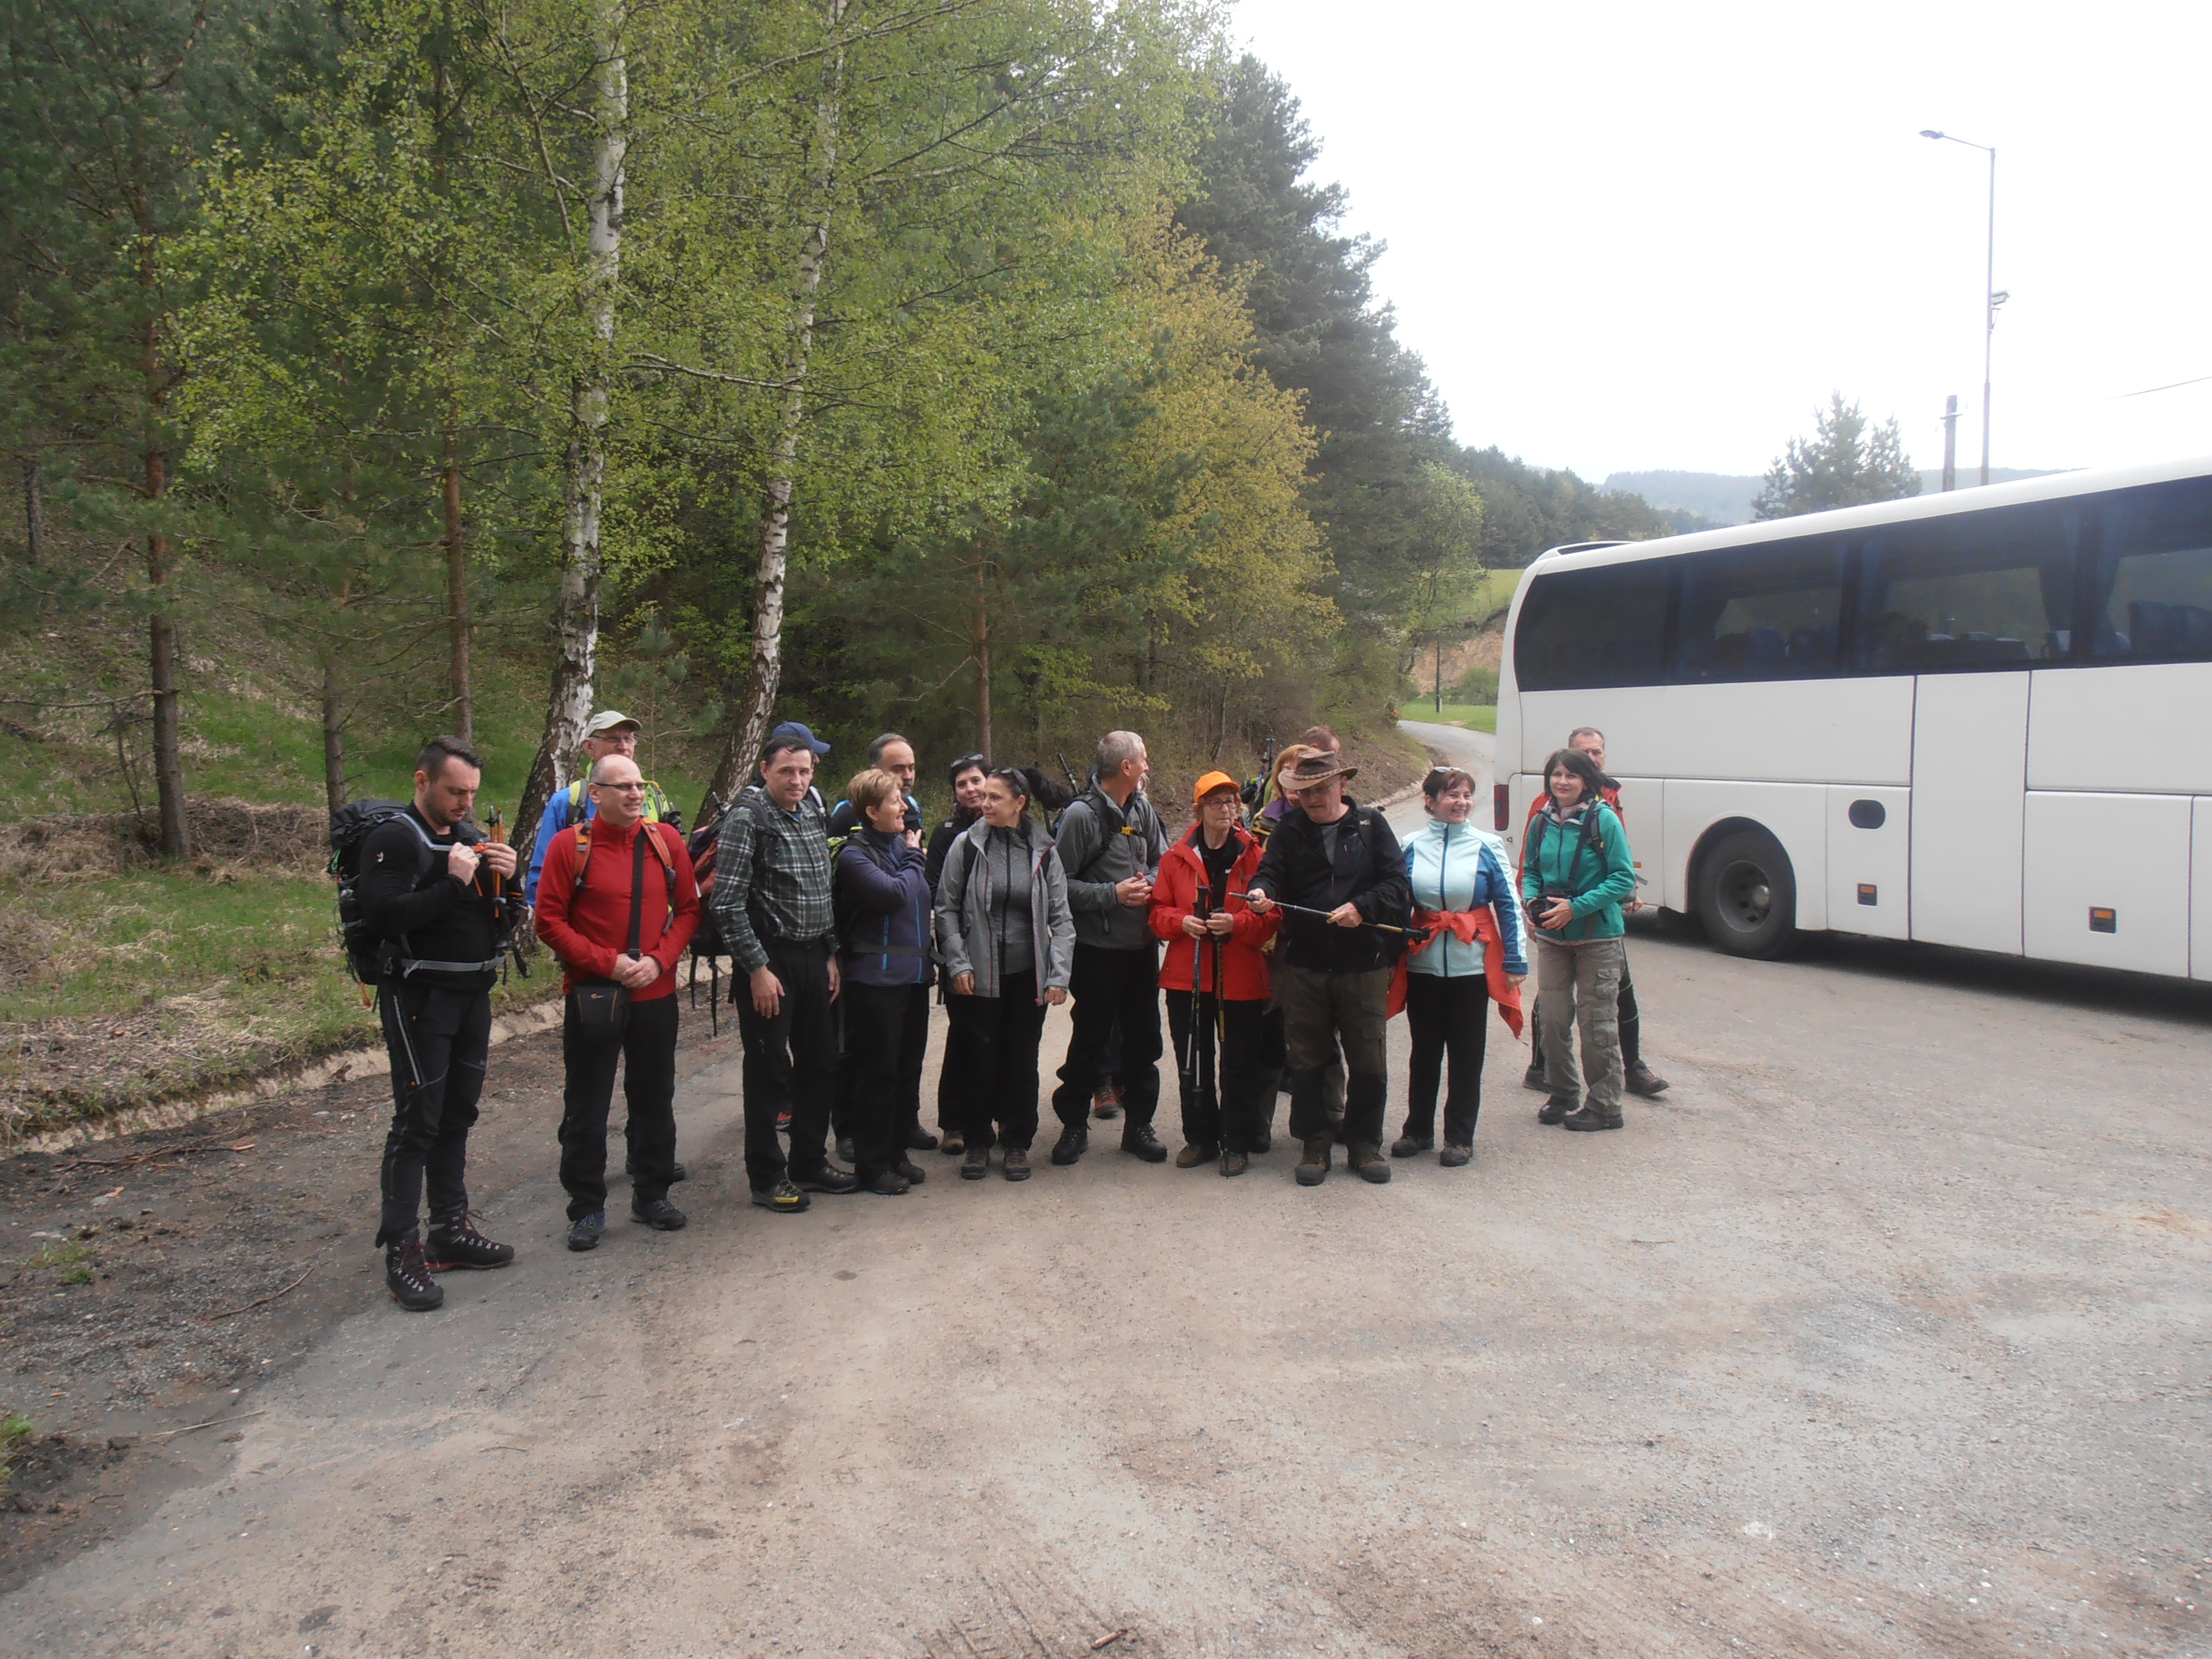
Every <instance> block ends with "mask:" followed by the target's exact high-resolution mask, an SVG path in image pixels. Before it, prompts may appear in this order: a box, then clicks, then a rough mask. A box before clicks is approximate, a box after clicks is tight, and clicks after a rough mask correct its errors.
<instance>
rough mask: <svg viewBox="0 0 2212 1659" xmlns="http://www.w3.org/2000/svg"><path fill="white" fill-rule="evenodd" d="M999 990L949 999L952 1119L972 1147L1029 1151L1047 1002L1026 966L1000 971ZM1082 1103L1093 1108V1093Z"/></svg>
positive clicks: (1034, 1129)
mask: <svg viewBox="0 0 2212 1659" xmlns="http://www.w3.org/2000/svg"><path fill="white" fill-rule="evenodd" d="M999 991H1000V994H999V995H997V996H994V997H977V996H966V997H963V996H953V997H951V998H949V999H948V1000H946V1002H945V1011H946V1012H948V1013H950V1014H951V1016H952V1041H951V1042H950V1043H948V1044H947V1045H946V1050H947V1053H948V1054H950V1053H951V1051H952V1050H954V1049H957V1050H958V1051H959V1054H960V1058H961V1068H962V1074H961V1077H960V1079H958V1082H959V1085H960V1114H959V1115H958V1116H957V1117H956V1118H955V1119H954V1120H953V1123H954V1127H957V1129H958V1130H959V1132H960V1133H961V1134H963V1136H965V1137H966V1138H967V1141H968V1146H969V1149H970V1150H971V1151H972V1150H973V1149H975V1147H978V1146H982V1147H990V1146H1018V1147H1020V1148H1021V1149H1022V1151H1024V1152H1027V1151H1029V1149H1030V1144H1031V1143H1032V1142H1034V1141H1035V1140H1036V1130H1037V1043H1038V1041H1039V1040H1040V1039H1041V1038H1042V1036H1044V1012H1045V1011H1044V1005H1043V1004H1042V1003H1040V1002H1039V1001H1038V1000H1036V974H1035V973H1034V972H1031V971H1030V970H1029V969H1024V970H1023V971H1022V972H1020V973H1018V974H1005V975H1000V981H999ZM948 1063H949V1061H948ZM1083 1103H1084V1107H1085V1109H1086V1110H1087V1109H1089V1107H1090V1104H1091V1097H1090V1096H1089V1095H1087V1094H1086V1095H1085V1096H1084V1097H1083ZM994 1124H996V1125H997V1126H998V1127H997V1131H996V1133H994V1132H993V1128H992V1126H993V1125H994Z"/></svg>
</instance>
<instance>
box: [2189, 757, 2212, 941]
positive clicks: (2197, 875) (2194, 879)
mask: <svg viewBox="0 0 2212 1659" xmlns="http://www.w3.org/2000/svg"><path fill="white" fill-rule="evenodd" d="M2191 805H2192V806H2193V807H2194V808H2195V811H2194V813H2193V817H2194V823H2193V824H2192V826H2191V835H2190V848H2189V974H2190V977H2191V978H2192V979H2212V796H2208V795H2199V796H2198V797H2197V799H2196V800H2195V801H2193V802H2192V803H2191Z"/></svg>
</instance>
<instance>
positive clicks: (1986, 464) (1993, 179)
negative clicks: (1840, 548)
mask: <svg viewBox="0 0 2212 1659" xmlns="http://www.w3.org/2000/svg"><path fill="white" fill-rule="evenodd" d="M1920 136H1921V137H1923V138H1941V139H1944V140H1947V141H1948V142H1949V143H1954V144H1964V145H1965V146H1966V148H1967V149H1978V150H1979V151H1981V152H1982V154H1984V155H1986V156H1988V157H1989V158H1990V236H1989V255H1988V264H1987V265H1986V266H1985V267H1984V270H1983V276H1982V482H1983V483H1984V484H1986V483H1989V481H1990V350H1991V349H1992V347H1993V346H1994V345H1995V343H1996V335H1997V307H1999V306H2001V305H2002V304H2003V303H2004V302H2005V301H2007V300H2009V299H2010V298H2012V295H2009V294H2007V293H2003V292H2002V291H2000V290H1999V289H1998V288H1997V152H1996V145H1994V144H1978V143H1975V142H1974V141H1973V140H1972V139H1971V138H1960V137H1954V135H1953V134H1951V133H1948V132H1938V131H1936V129H1935V128H1933V127H1923V128H1922V129H1921V131H1920Z"/></svg>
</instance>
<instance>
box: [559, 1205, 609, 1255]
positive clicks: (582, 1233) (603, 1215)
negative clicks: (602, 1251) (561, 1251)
mask: <svg viewBox="0 0 2212 1659" xmlns="http://www.w3.org/2000/svg"><path fill="white" fill-rule="evenodd" d="M606 1230H607V1212H605V1210H594V1211H592V1212H591V1214H589V1215H580V1216H578V1217H577V1218H575V1219H574V1221H572V1222H570V1223H569V1224H568V1248H569V1249H572V1250H596V1249H599V1235H600V1234H601V1233H603V1232H605V1231H606Z"/></svg>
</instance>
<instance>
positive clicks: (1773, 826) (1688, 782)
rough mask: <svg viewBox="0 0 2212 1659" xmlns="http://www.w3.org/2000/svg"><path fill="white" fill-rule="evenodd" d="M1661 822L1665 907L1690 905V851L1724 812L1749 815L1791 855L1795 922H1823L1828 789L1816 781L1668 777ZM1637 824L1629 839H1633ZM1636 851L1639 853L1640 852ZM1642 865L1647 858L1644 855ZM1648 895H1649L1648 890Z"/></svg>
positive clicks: (1693, 903)
mask: <svg viewBox="0 0 2212 1659" xmlns="http://www.w3.org/2000/svg"><path fill="white" fill-rule="evenodd" d="M1664 816H1665V819H1666V825H1665V829H1664V830H1663V832H1662V836H1661V846H1662V855H1663V859H1664V867H1665V871H1666V878H1667V879H1666V889H1665V890H1666V891H1667V892H1668V893H1669V894H1672V895H1674V896H1673V897H1671V898H1669V899H1668V900H1667V901H1666V902H1667V904H1668V908H1670V909H1682V910H1693V909H1695V908H1697V896H1696V895H1695V894H1694V893H1692V891H1691V890H1690V871H1689V865H1690V854H1691V852H1692V849H1693V848H1696V846H1697V844H1698V842H1699V838H1700V837H1701V836H1704V835H1705V831H1706V830H1708V829H1711V828H1712V827H1713V825H1715V824H1716V823H1719V822H1720V821H1721V820H1722V819H1723V818H1748V819H1749V820H1751V822H1752V823H1756V824H1758V825H1759V827H1760V828H1761V829H1765V831H1766V832H1767V833H1768V834H1770V835H1771V836H1773V837H1774V838H1775V840H1777V841H1778V842H1781V843H1782V850H1783V851H1784V852H1785V853H1787V854H1789V855H1790V869H1791V871H1792V872H1794V873H1795V874H1796V878H1797V926H1798V927H1806V928H1814V929H1819V928H1823V927H1827V926H1828V925H1829V924H1828V878H1827V866H1828V792H1827V790H1826V787H1824V786H1822V785H1820V784H1817V783H1717V782H1708V781H1705V780H1702V779H1685V778H1669V779H1668V780H1667V788H1666V807H1665V812H1664ZM1636 833H1637V829H1636V826H1635V825H1633V824H1632V825H1631V826H1630V829H1629V837H1628V840H1629V845H1630V846H1631V847H1634V846H1635V844H1636ZM1645 833H1647V834H1648V833H1649V831H1648V830H1647V831H1646V832H1645ZM1638 856H1639V857H1642V856H1643V854H1638ZM1644 863H1645V867H1646V869H1647V870H1648V869H1650V866H1651V863H1652V860H1650V859H1648V858H1646V859H1645V860H1644ZM1646 896H1647V897H1648V896H1649V895H1648V894H1647V895H1646Z"/></svg>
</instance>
